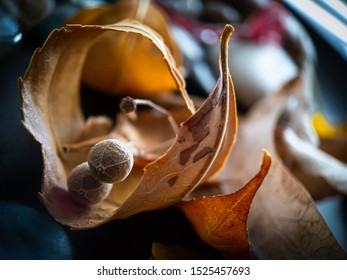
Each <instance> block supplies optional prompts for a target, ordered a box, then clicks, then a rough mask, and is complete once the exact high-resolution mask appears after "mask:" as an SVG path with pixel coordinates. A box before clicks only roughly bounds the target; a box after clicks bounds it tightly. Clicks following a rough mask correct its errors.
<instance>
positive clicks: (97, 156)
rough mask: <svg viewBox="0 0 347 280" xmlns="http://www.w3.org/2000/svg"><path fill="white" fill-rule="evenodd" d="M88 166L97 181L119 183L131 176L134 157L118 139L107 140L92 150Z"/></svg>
mask: <svg viewBox="0 0 347 280" xmlns="http://www.w3.org/2000/svg"><path fill="white" fill-rule="evenodd" d="M88 164H89V168H90V171H91V173H92V174H93V176H94V178H95V179H96V180H98V181H101V182H105V183H118V182H121V181H123V180H124V179H125V178H126V177H127V176H128V175H129V173H130V171H131V169H132V167H133V164H134V157H133V154H132V153H131V152H130V150H129V149H128V147H127V146H126V145H125V144H124V143H122V142H120V141H119V140H116V139H107V140H103V141H100V142H99V143H97V144H95V145H94V146H93V147H92V148H91V150H90V152H89V155H88Z"/></svg>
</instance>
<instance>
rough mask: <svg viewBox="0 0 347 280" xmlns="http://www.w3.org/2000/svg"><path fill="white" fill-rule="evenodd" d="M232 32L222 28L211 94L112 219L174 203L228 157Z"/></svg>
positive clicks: (231, 143) (233, 130) (229, 28)
mask: <svg viewBox="0 0 347 280" xmlns="http://www.w3.org/2000/svg"><path fill="white" fill-rule="evenodd" d="M232 31H233V27H232V26H230V25H226V26H225V29H224V32H223V35H222V38H221V52H220V63H221V67H220V71H221V73H220V78H219V79H218V82H217V85H216V87H215V89H214V91H213V92H212V93H211V94H210V95H209V97H208V98H207V99H206V101H205V102H204V103H203V104H202V105H201V107H200V108H199V109H198V110H197V111H196V113H195V114H194V115H193V116H191V117H190V118H189V119H187V120H186V121H185V122H183V123H182V124H181V128H180V131H179V133H178V135H177V137H176V141H175V143H174V144H173V146H172V147H171V148H170V149H169V150H168V151H167V152H166V153H165V154H164V155H163V156H162V157H160V158H159V159H158V160H156V161H155V162H153V163H151V164H149V165H148V166H146V167H145V172H144V174H143V177H142V179H141V181H140V183H139V185H138V187H137V188H136V190H135V191H134V193H133V194H132V195H131V196H130V197H129V198H128V199H127V200H126V201H125V202H124V204H123V205H122V207H120V208H119V209H118V210H117V211H116V213H115V216H114V218H124V217H128V216H130V215H132V214H135V213H137V212H139V211H145V210H153V209H158V208H162V207H164V206H167V205H172V204H174V203H177V202H178V201H180V200H181V199H182V198H183V197H184V196H185V195H186V194H187V193H189V192H191V191H192V190H193V189H194V188H196V187H197V186H198V184H199V183H201V182H202V180H203V179H204V178H205V176H206V175H207V174H208V172H209V170H210V168H214V167H213V164H214V162H215V161H216V160H217V161H219V159H220V158H223V157H226V156H227V155H228V154H227V153H224V154H220V153H221V152H222V151H223V152H224V151H225V150H228V151H230V149H231V146H232V145H233V142H232V141H230V139H233V138H234V137H228V138H225V132H226V130H227V129H228V127H229V125H230V126H231V128H233V129H232V130H231V131H232V132H233V133H236V131H235V129H234V127H233V125H234V123H235V121H234V122H231V123H230V122H229V117H230V115H229V110H230V109H229V108H230V107H234V106H235V104H234V101H235V97H234V92H233V90H232V87H230V75H229V71H228V49H227V46H228V40H229V37H230V35H231V33H232ZM229 102H230V104H229ZM234 112H235V111H234ZM231 115H232V117H236V116H235V115H233V114H231ZM224 141H225V142H226V143H227V145H230V146H228V147H227V149H225V148H224V147H223V142H224ZM222 147H223V148H222ZM158 201H160V202H161V203H158Z"/></svg>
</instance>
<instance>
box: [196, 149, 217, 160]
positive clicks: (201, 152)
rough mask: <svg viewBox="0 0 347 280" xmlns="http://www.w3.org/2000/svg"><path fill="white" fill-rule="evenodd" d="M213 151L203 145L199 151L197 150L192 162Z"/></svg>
mask: <svg viewBox="0 0 347 280" xmlns="http://www.w3.org/2000/svg"><path fill="white" fill-rule="evenodd" d="M212 152H213V149H212V148H211V147H205V148H203V149H202V150H201V151H200V152H198V153H197V154H196V155H195V156H194V158H193V163H195V162H197V161H198V160H200V159H202V158H203V157H204V156H206V155H208V154H210V153H212Z"/></svg>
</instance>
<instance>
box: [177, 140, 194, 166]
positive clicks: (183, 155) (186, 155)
mask: <svg viewBox="0 0 347 280" xmlns="http://www.w3.org/2000/svg"><path fill="white" fill-rule="evenodd" d="M198 146H199V144H194V145H191V146H190V147H189V148H187V149H185V150H183V151H181V152H180V164H181V165H185V164H186V163H187V162H188V160H189V159H190V157H191V154H192V153H194V152H195V150H196V149H197V148H198Z"/></svg>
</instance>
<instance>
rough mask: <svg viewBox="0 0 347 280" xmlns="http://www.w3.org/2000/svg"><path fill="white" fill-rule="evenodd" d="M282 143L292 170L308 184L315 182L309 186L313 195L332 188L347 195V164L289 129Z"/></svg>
mask: <svg viewBox="0 0 347 280" xmlns="http://www.w3.org/2000/svg"><path fill="white" fill-rule="evenodd" d="M282 141H283V142H282V144H283V145H284V146H285V149H286V152H287V156H286V160H287V161H289V162H290V164H289V166H290V168H291V169H295V170H298V171H299V172H300V173H301V176H305V179H306V180H307V181H308V182H309V181H312V182H314V185H313V186H309V185H308V184H307V185H308V186H307V188H308V189H309V191H310V192H311V193H313V194H316V193H319V192H323V191H324V189H326V188H328V187H332V188H334V189H335V190H337V191H339V192H341V193H344V194H347V164H345V163H343V162H341V161H339V160H338V159H336V158H334V157H333V156H331V155H329V154H327V153H325V152H324V151H322V150H320V149H319V147H315V146H314V145H312V144H311V143H309V142H306V141H304V140H303V139H300V137H299V136H298V135H297V134H296V133H295V132H294V131H293V130H292V129H291V128H289V127H287V128H285V129H284V130H283V132H282Z"/></svg>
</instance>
